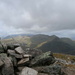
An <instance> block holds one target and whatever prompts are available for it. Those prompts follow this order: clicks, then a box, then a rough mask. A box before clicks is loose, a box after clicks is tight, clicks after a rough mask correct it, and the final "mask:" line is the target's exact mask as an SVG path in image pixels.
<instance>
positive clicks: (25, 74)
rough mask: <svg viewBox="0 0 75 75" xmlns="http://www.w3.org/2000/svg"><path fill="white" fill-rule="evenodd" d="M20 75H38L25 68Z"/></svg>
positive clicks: (34, 71)
mask: <svg viewBox="0 0 75 75" xmlns="http://www.w3.org/2000/svg"><path fill="white" fill-rule="evenodd" d="M20 75H38V72H37V71H36V70H34V69H32V68H28V67H25V68H24V69H23V70H22V72H21V73H20Z"/></svg>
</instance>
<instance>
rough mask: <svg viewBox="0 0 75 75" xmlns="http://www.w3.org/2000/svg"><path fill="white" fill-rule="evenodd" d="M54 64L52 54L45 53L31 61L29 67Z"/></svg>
mask: <svg viewBox="0 0 75 75" xmlns="http://www.w3.org/2000/svg"><path fill="white" fill-rule="evenodd" d="M54 62H55V58H54V57H53V54H52V52H50V51H49V52H46V53H43V54H41V55H39V56H36V57H35V58H34V59H32V61H31V64H30V66H45V65H50V64H53V63H54Z"/></svg>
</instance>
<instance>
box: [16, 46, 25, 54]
mask: <svg viewBox="0 0 75 75" xmlns="http://www.w3.org/2000/svg"><path fill="white" fill-rule="evenodd" d="M15 51H16V52H17V53H19V54H24V50H23V49H22V48H21V47H17V48H15Z"/></svg>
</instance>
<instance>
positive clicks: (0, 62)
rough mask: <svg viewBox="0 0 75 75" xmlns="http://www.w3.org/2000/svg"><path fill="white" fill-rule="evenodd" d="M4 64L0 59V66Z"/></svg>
mask: <svg viewBox="0 0 75 75" xmlns="http://www.w3.org/2000/svg"><path fill="white" fill-rule="evenodd" d="M3 65H4V62H3V61H2V60H1V59H0V67H2V66H3Z"/></svg>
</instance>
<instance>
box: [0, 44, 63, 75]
mask: <svg viewBox="0 0 75 75" xmlns="http://www.w3.org/2000/svg"><path fill="white" fill-rule="evenodd" d="M54 62H55V58H54V56H53V53H52V52H51V51H49V52H46V53H42V51H41V50H38V49H30V48H27V49H26V50H25V51H24V50H23V49H22V48H21V47H20V46H19V45H12V46H11V45H8V46H7V51H5V52H4V53H1V54H0V75H64V74H62V73H63V72H62V70H61V68H62V67H61V66H59V65H55V64H54Z"/></svg>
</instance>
